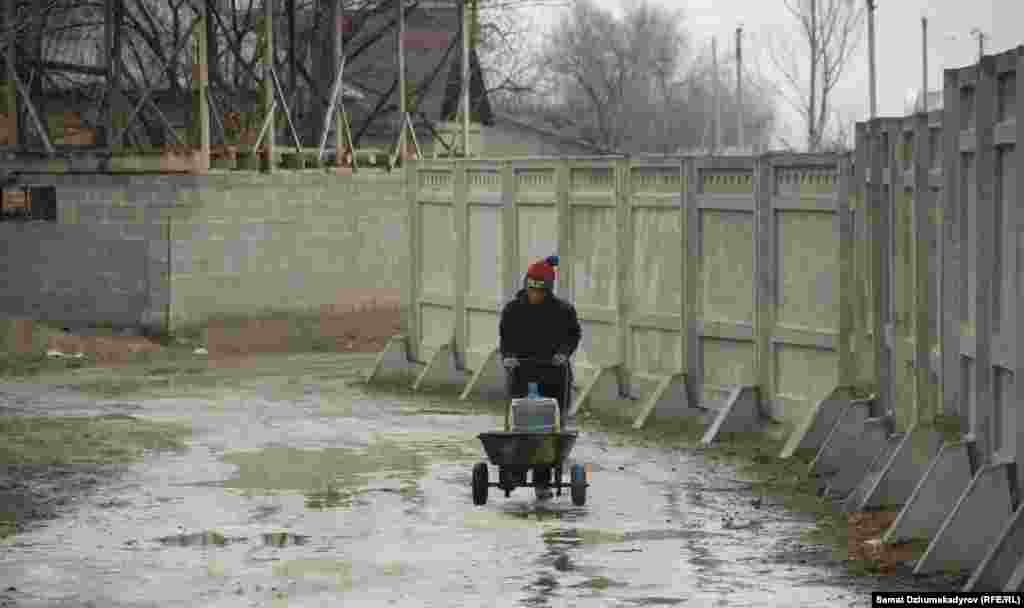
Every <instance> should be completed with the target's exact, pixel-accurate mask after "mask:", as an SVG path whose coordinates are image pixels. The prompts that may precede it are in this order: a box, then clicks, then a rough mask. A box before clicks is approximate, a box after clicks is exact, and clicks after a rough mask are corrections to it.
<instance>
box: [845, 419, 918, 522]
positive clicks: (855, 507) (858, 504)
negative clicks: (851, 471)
mask: <svg viewBox="0 0 1024 608" xmlns="http://www.w3.org/2000/svg"><path fill="white" fill-rule="evenodd" d="M904 439H906V435H903V434H900V433H896V434H892V435H889V436H888V437H887V438H886V440H885V445H884V447H883V448H882V451H881V452H879V454H878V456H877V457H875V459H874V461H872V463H871V466H869V467H868V470H867V473H865V474H864V477H862V478H861V480H860V482H859V483H858V484H857V487H856V488H854V489H853V490H852V491H851V492H850V493H849V494H847V495H846V498H845V499H844V500H843V505H842V510H843V513H856V512H858V511H863V510H864V509H863V507H862V505H863V504H864V502H865V499H866V498H867V497H868V495H869V494H870V492H871V491H872V489H873V488H874V487H875V486H876V485H877V484H878V480H879V478H880V477H881V476H882V475H883V474H884V473H885V471H886V470H887V469H888V467H889V464H890V463H891V462H892V458H893V456H895V454H896V451H897V450H898V449H899V446H900V444H902V443H903V440H904ZM916 482H917V480H916V479H915V480H914V481H913V482H912V483H911V489H913V483H916ZM908 491H909V490H908Z"/></svg>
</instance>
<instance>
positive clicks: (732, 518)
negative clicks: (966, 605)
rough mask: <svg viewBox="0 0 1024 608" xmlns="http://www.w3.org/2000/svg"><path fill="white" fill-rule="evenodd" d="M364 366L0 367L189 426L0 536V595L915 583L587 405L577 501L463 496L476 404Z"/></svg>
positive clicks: (405, 595)
mask: <svg viewBox="0 0 1024 608" xmlns="http://www.w3.org/2000/svg"><path fill="white" fill-rule="evenodd" d="M366 362H367V359H366V358H365V357H362V358H360V357H348V358H347V359H345V363H339V360H338V358H337V357H334V358H331V357H326V356H321V357H319V358H305V359H303V358H293V359H292V360H290V362H288V363H280V362H278V363H275V364H274V365H273V366H270V367H268V368H267V369H264V370H262V371H252V372H250V373H248V374H237V375H236V376H235V377H233V378H230V379H223V378H221V379H219V380H217V381H211V382H208V383H206V384H205V385H203V383H198V384H197V385H181V386H174V385H171V386H164V387H162V388H150V389H144V390H143V391H142V392H139V393H136V394H126V395H121V396H119V397H118V398H117V399H114V400H97V399H95V398H85V397H76V396H74V394H73V393H60V395H63V396H58V395H57V394H56V393H54V392H53V391H52V390H49V389H45V388H41V387H37V386H31V385H17V386H14V385H0V389H2V390H3V392H4V393H5V395H6V400H7V401H8V404H10V403H12V402H16V404H17V407H16V409H17V411H19V412H22V413H30V412H37V413H38V412H46V413H49V414H51V415H81V414H84V413H108V414H109V413H122V414H123V413H129V414H131V415H134V416H139V417H144V418H152V419H158V420H175V421H181V420H183V421H187V422H189V423H191V425H192V426H193V429H194V434H193V436H192V438H191V439H190V445H189V447H188V449H187V450H185V451H183V452H180V453H170V454H167V453H164V454H154V455H152V456H150V457H148V458H147V459H146V460H145V461H144V462H141V463H139V464H136V465H131V466H128V467H125V468H123V469H122V470H121V472H120V473H119V474H118V475H117V476H116V477H115V478H113V479H109V480H105V481H103V482H101V483H99V484H97V487H96V488H95V489H94V491H92V492H90V493H88V494H87V495H84V496H82V497H81V499H80V500H77V501H75V502H74V503H72V504H70V505H68V506H67V507H66V508H65V509H64V510H63V515H62V517H61V518H59V519H57V520H54V521H50V522H46V523H45V524H44V525H41V526H39V527H37V528H36V529H34V530H32V531H29V532H27V533H24V534H19V535H17V536H14V537H11V538H9V539H7V541H4V544H0V606H5V607H7V606H12V607H13V606H18V607H30V606H32V607H35V606H47V607H50V606H96V607H129V606H131V607H135V606H218V607H219V606H224V607H228V606H231V607H234V606H238V607H243V606H244V607H249V606H289V607H300V606H303V607H304V606H328V605H330V606H341V605H344V606H367V607H370V606H409V607H414V606H415V607H424V606H438V607H448V606H552V607H555V606H672V605H680V606H681V605H686V606H724V607H740V606H822V605H829V606H866V605H869V604H870V602H869V599H868V593H869V592H870V590H871V589H872V588H874V589H875V590H878V589H880V588H884V589H889V590H894V589H909V588H910V587H907V586H905V585H902V584H897V583H895V582H894V581H893V580H891V579H889V580H888V581H887V582H886V583H884V584H883V585H880V584H879V583H878V582H877V581H872V580H864V579H852V578H850V577H847V576H846V575H844V573H843V571H842V568H841V566H840V565H838V564H829V563H828V562H826V561H825V560H823V559H822V558H820V557H819V558H812V559H809V560H806V561H807V563H805V564H801V563H800V561H799V560H797V559H794V558H792V556H793V555H794V551H796V552H797V553H799V551H800V550H799V547H798V545H799V543H800V540H799V535H800V532H801V531H803V530H806V529H807V528H808V527H809V526H810V525H811V524H810V523H809V522H808V521H806V520H805V519H801V518H799V517H797V516H795V515H791V514H788V513H786V512H785V511H784V510H783V509H782V508H781V507H777V506H774V505H772V504H771V503H770V501H769V502H768V503H767V504H764V505H763V506H761V508H755V507H754V506H752V505H751V499H752V498H754V497H753V496H752V495H751V494H750V493H749V492H747V491H746V485H745V484H744V483H743V482H740V481H737V480H736V479H735V473H734V472H733V471H732V470H731V469H729V468H727V467H725V466H724V465H709V464H705V463H704V462H702V460H701V459H700V456H699V455H698V454H696V453H693V452H688V451H684V450H675V449H647V448H645V449H640V448H634V447H630V446H627V445H623V442H622V441H620V440H617V439H616V438H615V437H613V436H607V435H603V434H597V433H588V432H587V431H586V423H585V422H584V423H583V429H582V434H581V438H580V441H579V442H578V443H577V446H576V448H575V450H574V452H573V457H574V460H575V461H577V462H584V463H589V464H590V466H591V473H590V482H591V484H592V485H591V487H590V488H589V492H588V500H587V504H586V506H584V507H573V506H572V503H571V501H570V500H569V497H568V495H567V493H563V495H562V496H561V497H560V498H559V497H556V498H554V499H552V500H551V501H547V502H542V503H538V502H537V501H536V500H535V499H534V496H533V493H532V491H531V490H528V489H520V490H518V491H517V492H515V493H513V494H512V496H511V497H510V498H507V499H506V498H505V497H504V494H503V493H501V492H498V491H497V490H495V489H492V490H491V493H490V499H489V502H488V504H487V505H486V506H483V507H476V506H474V505H473V503H472V499H471V494H470V474H471V467H472V465H473V463H475V462H477V461H479V460H481V459H482V456H483V452H482V449H481V446H480V444H479V441H478V440H477V439H476V434H477V433H479V432H481V431H485V430H492V429H494V428H495V427H496V425H498V424H499V422H500V420H499V418H498V417H497V416H495V415H494V413H493V407H492V408H491V410H487V409H485V408H483V407H480V406H478V407H476V408H473V409H469V410H467V408H466V407H465V406H463V405H462V404H454V405H453V403H454V398H451V397H436V396H433V397H425V396H419V395H404V394H403V395H396V394H381V393H379V392H375V393H373V394H368V393H366V392H365V391H364V389H363V388H362V387H360V386H353V385H352V383H353V380H354V374H355V373H356V371H357V370H358V369H359V367H360V366H362V365H365V364H366ZM97 373H100V372H97ZM12 396H14V397H12ZM492 476H496V471H494V470H493V469H492ZM807 555H813V554H811V553H809V554H807Z"/></svg>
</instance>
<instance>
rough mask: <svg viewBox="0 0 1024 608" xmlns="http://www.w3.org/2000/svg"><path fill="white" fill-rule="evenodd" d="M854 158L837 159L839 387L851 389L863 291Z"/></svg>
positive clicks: (854, 371) (843, 156) (845, 156)
mask: <svg viewBox="0 0 1024 608" xmlns="http://www.w3.org/2000/svg"><path fill="white" fill-rule="evenodd" d="M852 179H853V174H852V167H851V162H850V157H849V156H848V155H845V154H844V155H842V156H840V157H838V158H837V159H836V185H835V188H836V191H835V193H836V216H837V223H838V227H839V336H838V339H837V340H836V348H837V349H838V351H839V352H838V353H837V354H838V355H839V357H838V365H839V370H838V372H837V375H836V376H837V380H838V382H837V384H838V385H839V386H850V385H851V384H853V383H854V382H855V380H856V376H857V373H856V369H855V361H854V352H855V348H856V340H855V332H854V327H856V326H855V325H854V319H855V317H856V310H857V304H856V302H857V299H858V298H859V295H860V293H859V291H858V290H857V284H856V263H855V262H856V247H855V243H854V235H855V234H856V231H855V226H854V223H853V221H854V215H853V210H852V209H851V208H850V192H851V191H852V188H853V185H852V184H851V180H852Z"/></svg>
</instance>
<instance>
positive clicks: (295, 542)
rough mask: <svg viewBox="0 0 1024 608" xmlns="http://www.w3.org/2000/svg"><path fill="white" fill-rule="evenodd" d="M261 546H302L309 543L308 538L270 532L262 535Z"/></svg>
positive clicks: (299, 535)
mask: <svg viewBox="0 0 1024 608" xmlns="http://www.w3.org/2000/svg"><path fill="white" fill-rule="evenodd" d="M262 537H263V544H264V546H267V547H291V546H302V545H305V544H306V543H308V542H309V539H310V537H309V536H303V535H301V534H290V533H288V532H270V533H267V534H263V535H262Z"/></svg>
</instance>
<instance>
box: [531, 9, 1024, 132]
mask: <svg viewBox="0 0 1024 608" xmlns="http://www.w3.org/2000/svg"><path fill="white" fill-rule="evenodd" d="M596 1H597V3H598V4H599V5H601V6H603V7H605V8H607V9H609V10H613V11H616V12H618V11H619V8H620V7H621V6H622V2H621V0H596ZM651 1H652V2H654V3H655V4H659V5H662V6H665V7H669V8H673V9H679V10H681V11H682V12H683V13H684V17H685V25H686V29H687V31H688V32H689V33H690V35H691V37H692V39H693V45H694V46H695V47H699V46H700V45H707V47H708V48H710V40H711V38H712V37H717V39H718V48H719V56H720V57H722V56H723V55H725V54H728V55H729V57H730V60H731V57H732V56H733V55H734V51H733V49H734V48H735V31H736V27H737V26H738V25H742V26H743V28H744V39H745V41H744V63H746V64H747V66H748V68H747V69H748V70H751V71H752V70H755V69H759V70H761V72H762V73H763V74H765V75H766V76H770V74H771V71H772V70H773V65H772V63H771V60H770V59H769V57H768V56H767V47H766V45H767V44H768V38H769V36H786V35H790V36H792V35H794V33H795V24H794V23H793V21H792V18H791V17H790V16H789V14H788V13H787V12H786V10H785V8H784V4H783V0H651ZM853 1H855V2H858V3H863V1H864V0H853ZM875 4H876V6H877V9H876V11H875V27H876V36H877V37H876V41H877V71H878V113H879V115H880V116H900V115H903V114H904V105H905V103H906V99H907V95H908V91H910V90H911V89H915V90H916V89H919V88H920V86H921V80H922V69H921V67H922V63H921V16H922V15H927V17H928V39H929V45H928V47H929V54H928V68H929V69H928V72H929V73H928V83H929V89H931V90H936V89H939V88H941V82H942V80H941V79H942V70H943V69H944V68H956V67H963V66H966V65H968V64H971V63H974V62H975V61H976V59H977V53H978V43H977V39H976V38H973V37H972V34H971V30H972V29H973V28H979V29H981V30H982V31H984V32H985V33H986V34H988V39H987V40H986V41H985V51H986V52H987V53H998V52H1002V51H1005V50H1009V49H1010V48H1013V47H1016V46H1017V45H1020V44H1024V0H967V1H965V0H876V2H875ZM549 19H550V20H552V21H553V20H554V17H553V16H552V17H550V18H549ZM545 21H548V19H545ZM730 86H733V83H730ZM835 105H836V106H837V109H839V110H840V111H842V112H845V113H847V114H848V115H849V116H850V118H852V119H855V120H863V119H866V118H867V117H868V113H869V112H868V108H869V103H868V67H867V38H866V29H865V36H864V39H863V40H862V41H861V43H860V45H859V48H858V54H857V56H856V57H855V58H854V60H853V62H852V65H851V67H850V69H849V72H848V74H847V76H846V77H845V78H844V80H843V81H842V84H841V90H840V91H839V92H838V93H837V94H836V97H835ZM790 108H791V106H789V105H788V104H786V103H785V102H780V104H779V109H780V111H782V112H784V113H783V115H782V118H783V120H784V121H785V122H786V123H787V125H788V128H786V129H785V131H786V132H787V134H788V135H790V136H792V134H793V133H795V132H800V130H799V127H797V126H796V124H795V115H794V114H793V113H792V111H791V109H790Z"/></svg>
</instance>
